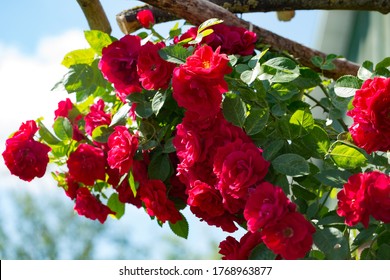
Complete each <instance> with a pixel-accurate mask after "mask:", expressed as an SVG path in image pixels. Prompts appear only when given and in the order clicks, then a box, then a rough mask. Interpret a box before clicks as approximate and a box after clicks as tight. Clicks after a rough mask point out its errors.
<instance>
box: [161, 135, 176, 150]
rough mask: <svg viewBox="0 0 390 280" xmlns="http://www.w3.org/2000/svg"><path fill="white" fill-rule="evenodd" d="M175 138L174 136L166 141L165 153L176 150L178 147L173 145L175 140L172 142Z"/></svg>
mask: <svg viewBox="0 0 390 280" xmlns="http://www.w3.org/2000/svg"><path fill="white" fill-rule="evenodd" d="M173 138H174V137H171V138H169V139H168V140H167V141H165V144H164V150H163V153H165V154H170V153H174V152H176V148H175V146H174V145H173V142H172V141H173Z"/></svg>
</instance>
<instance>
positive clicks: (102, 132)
mask: <svg viewBox="0 0 390 280" xmlns="http://www.w3.org/2000/svg"><path fill="white" fill-rule="evenodd" d="M113 131H114V129H113V128H112V127H109V126H108V125H100V126H98V127H96V128H95V129H94V130H93V131H92V139H93V140H94V141H96V142H99V143H107V142H108V138H109V137H110V135H111V134H112V133H113Z"/></svg>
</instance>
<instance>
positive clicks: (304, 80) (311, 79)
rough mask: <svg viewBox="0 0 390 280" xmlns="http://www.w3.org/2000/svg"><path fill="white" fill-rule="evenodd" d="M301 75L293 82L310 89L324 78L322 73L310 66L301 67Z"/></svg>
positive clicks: (299, 86)
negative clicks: (321, 75)
mask: <svg viewBox="0 0 390 280" xmlns="http://www.w3.org/2000/svg"><path fill="white" fill-rule="evenodd" d="M299 73H300V75H299V77H298V78H296V79H295V80H294V81H293V83H294V84H295V85H296V86H297V87H298V88H299V89H310V88H314V87H316V86H318V85H320V84H321V82H322V80H321V77H320V75H319V74H318V73H317V72H315V71H313V70H311V69H310V68H307V67H303V68H300V69H299Z"/></svg>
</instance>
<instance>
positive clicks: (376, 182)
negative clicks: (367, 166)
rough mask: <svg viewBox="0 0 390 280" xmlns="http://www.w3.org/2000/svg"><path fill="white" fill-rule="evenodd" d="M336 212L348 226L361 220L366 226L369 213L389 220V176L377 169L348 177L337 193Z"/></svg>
mask: <svg viewBox="0 0 390 280" xmlns="http://www.w3.org/2000/svg"><path fill="white" fill-rule="evenodd" d="M337 198H338V200H339V201H338V208H337V214H338V215H339V216H341V217H345V223H346V224H347V225H348V226H354V225H356V224H357V223H359V222H361V223H362V224H363V225H364V227H366V228H367V227H368V224H369V215H372V216H373V217H374V218H375V219H377V220H379V221H383V222H385V223H389V222H390V177H389V176H388V175H386V174H383V173H381V172H379V171H373V172H367V173H358V174H354V175H352V176H351V177H349V179H348V182H347V183H346V184H344V187H343V189H342V190H341V191H340V192H339V193H338V194H337Z"/></svg>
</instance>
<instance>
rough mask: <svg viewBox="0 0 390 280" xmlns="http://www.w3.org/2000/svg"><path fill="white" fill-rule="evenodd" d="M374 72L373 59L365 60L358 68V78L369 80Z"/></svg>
mask: <svg viewBox="0 0 390 280" xmlns="http://www.w3.org/2000/svg"><path fill="white" fill-rule="evenodd" d="M373 72H374V64H373V63H372V62H371V61H364V62H363V64H362V66H360V68H359V70H358V74H357V76H358V78H359V79H360V80H363V81H365V80H367V79H370V78H371V77H372V75H373Z"/></svg>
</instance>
